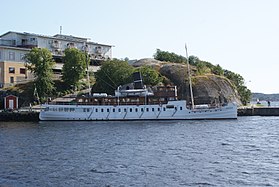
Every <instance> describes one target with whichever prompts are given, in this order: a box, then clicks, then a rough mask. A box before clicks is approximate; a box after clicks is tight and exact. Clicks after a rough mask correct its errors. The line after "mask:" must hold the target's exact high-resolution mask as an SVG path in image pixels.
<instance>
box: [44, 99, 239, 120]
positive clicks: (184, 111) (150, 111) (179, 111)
mask: <svg viewBox="0 0 279 187" xmlns="http://www.w3.org/2000/svg"><path fill="white" fill-rule="evenodd" d="M39 118H40V120H42V121H59V120H61V121H115V120H116V121H123V120H127V121H133V120H202V119H236V118H237V106H236V105H235V104H233V103H230V104H228V105H226V106H221V107H216V108H202V109H189V108H187V107H186V101H183V100H182V101H170V102H168V103H167V104H163V105H115V106H114V105H51V104H50V105H49V104H45V105H43V109H42V111H41V112H40V115H39Z"/></svg>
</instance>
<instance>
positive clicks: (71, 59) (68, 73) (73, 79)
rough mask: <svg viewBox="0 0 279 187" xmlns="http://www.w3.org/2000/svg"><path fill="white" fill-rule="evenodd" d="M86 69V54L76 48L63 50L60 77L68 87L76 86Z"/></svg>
mask: <svg viewBox="0 0 279 187" xmlns="http://www.w3.org/2000/svg"><path fill="white" fill-rule="evenodd" d="M85 70H86V54H85V53H83V52H82V51H80V50H78V49H76V48H67V49H66V50H65V56H64V65H63V68H62V79H63V81H64V82H65V84H66V85H67V86H68V87H71V86H72V87H74V88H76V87H78V83H79V81H80V80H81V79H82V78H84V76H85Z"/></svg>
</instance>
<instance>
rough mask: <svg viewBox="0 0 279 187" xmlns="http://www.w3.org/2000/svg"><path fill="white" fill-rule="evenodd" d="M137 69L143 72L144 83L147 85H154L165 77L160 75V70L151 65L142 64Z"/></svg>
mask: <svg viewBox="0 0 279 187" xmlns="http://www.w3.org/2000/svg"><path fill="white" fill-rule="evenodd" d="M136 71H139V72H140V73H141V75H142V79H143V83H144V84H146V85H151V86H154V85H157V84H158V83H159V82H161V81H162V80H163V78H162V77H160V74H159V72H158V71H156V70H154V69H153V68H152V67H150V66H141V67H139V68H138V69H136Z"/></svg>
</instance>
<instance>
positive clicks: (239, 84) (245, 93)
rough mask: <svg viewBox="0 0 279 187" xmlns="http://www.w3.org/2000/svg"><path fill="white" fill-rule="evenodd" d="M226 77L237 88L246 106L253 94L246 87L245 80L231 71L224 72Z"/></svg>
mask: <svg viewBox="0 0 279 187" xmlns="http://www.w3.org/2000/svg"><path fill="white" fill-rule="evenodd" d="M224 76H225V77H227V78H228V79H229V80H230V81H231V82H232V83H233V84H234V85H235V86H236V90H237V92H238V94H239V96H240V100H241V102H242V103H243V104H244V105H246V104H247V103H248V102H249V101H250V100H251V96H252V93H251V91H250V90H249V89H248V88H247V87H246V86H245V85H244V78H243V77H242V76H241V75H239V74H237V73H234V72H231V71H229V70H224Z"/></svg>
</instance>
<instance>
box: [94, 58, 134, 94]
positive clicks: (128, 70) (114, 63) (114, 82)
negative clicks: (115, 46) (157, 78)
mask: <svg viewBox="0 0 279 187" xmlns="http://www.w3.org/2000/svg"><path fill="white" fill-rule="evenodd" d="M133 72H134V68H133V67H132V66H130V65H129V64H128V62H127V61H122V60H117V59H113V60H110V61H106V62H105V63H103V65H102V66H101V69H100V70H98V71H97V72H96V73H95V78H96V83H95V85H94V86H93V92H94V91H97V92H105V93H108V94H113V93H114V91H115V90H116V89H117V87H118V86H120V85H123V84H127V83H130V82H132V74H133Z"/></svg>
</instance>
